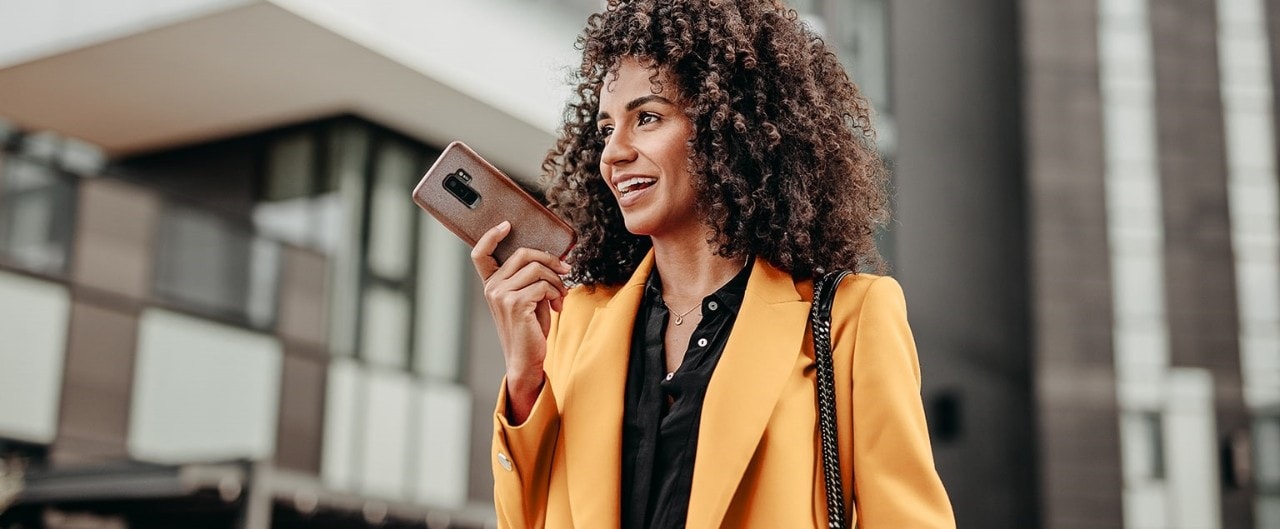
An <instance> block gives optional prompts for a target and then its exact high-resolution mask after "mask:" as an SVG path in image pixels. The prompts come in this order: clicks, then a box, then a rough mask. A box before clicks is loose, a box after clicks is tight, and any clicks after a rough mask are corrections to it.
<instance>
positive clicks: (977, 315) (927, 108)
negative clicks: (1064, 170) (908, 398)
mask: <svg viewBox="0 0 1280 529" xmlns="http://www.w3.org/2000/svg"><path fill="white" fill-rule="evenodd" d="M890 5H891V11H890V17H891V25H890V26H891V37H890V39H891V40H890V43H891V48H890V53H891V54H892V56H893V58H894V59H893V60H894V62H893V74H892V105H893V107H892V109H891V112H892V113H893V115H894V116H895V117H896V119H897V128H898V143H897V148H896V152H895V158H896V160H897V163H896V165H895V167H894V168H893V169H894V171H893V172H894V178H895V181H896V183H895V185H896V208H897V209H896V212H895V215H894V223H893V224H892V226H891V229H890V230H891V231H890V232H891V234H892V237H893V239H894V243H895V246H896V248H895V252H894V255H893V256H892V258H893V266H894V275H896V276H897V277H898V278H899V280H901V282H902V283H903V287H904V289H905V290H906V295H907V305H908V309H909V311H910V319H911V324H912V327H913V330H914V332H915V336H916V341H917V344H918V346H919V349H920V359H921V362H922V369H923V376H924V397H925V399H926V406H927V407H929V408H930V409H931V410H930V411H931V412H932V413H931V416H930V421H931V423H932V424H933V426H934V427H935V429H936V427H937V426H938V425H939V421H942V420H945V419H946V417H941V416H939V414H938V413H936V411H937V408H936V406H931V405H930V403H931V402H933V401H936V399H937V398H938V397H939V396H940V395H944V394H951V395H953V396H954V397H955V398H956V399H957V403H958V406H957V407H956V408H955V411H956V412H957V414H958V415H957V416H956V419H958V422H957V426H958V430H956V431H955V432H954V434H955V435H954V437H953V438H951V439H949V440H948V439H946V438H938V437H937V436H935V440H934V453H935V456H936V457H937V463H938V469H939V472H940V473H941V474H942V478H943V480H944V482H945V483H946V485H947V491H948V493H949V494H950V496H951V500H952V504H953V505H954V506H955V510H956V518H957V522H958V524H959V526H960V527H961V528H979V527H1036V526H1037V525H1038V521H1037V512H1036V511H1037V508H1036V504H1037V497H1038V496H1037V492H1036V479H1035V457H1034V453H1033V449H1034V446H1035V441H1034V437H1033V432H1034V427H1033V422H1032V414H1031V386H1030V372H1029V369H1030V363H1029V356H1030V331H1029V317H1028V307H1029V291H1028V276H1027V274H1028V250H1027V243H1026V241H1027V233H1026V211H1025V207H1024V206H1025V198H1024V191H1025V190H1024V178H1023V163H1022V159H1021V152H1022V140H1021V132H1022V131H1021V110H1020V109H1021V93H1020V71H1019V70H1020V68H1019V55H1018V50H1019V41H1018V35H1019V34H1018V23H1019V21H1018V17H1017V14H1018V11H1017V5H1016V2H1014V1H1012V0H1005V1H977V0H958V1H954V2H907V1H893V2H890Z"/></svg>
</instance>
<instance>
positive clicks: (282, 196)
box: [253, 130, 324, 247]
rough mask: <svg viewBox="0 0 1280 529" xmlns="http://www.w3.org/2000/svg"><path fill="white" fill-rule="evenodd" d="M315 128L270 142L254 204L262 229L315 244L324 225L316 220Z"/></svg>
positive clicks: (258, 225) (295, 241)
mask: <svg viewBox="0 0 1280 529" xmlns="http://www.w3.org/2000/svg"><path fill="white" fill-rule="evenodd" d="M314 137H315V134H314V132H313V131H310V130H306V131H301V132H294V133H292V134H288V135H286V136H283V137H281V138H279V139H277V140H274V141H272V142H270V143H268V144H267V148H266V154H265V156H266V161H265V163H264V171H263V174H262V180H261V182H260V184H259V185H260V186H261V191H260V192H259V198H258V201H257V203H255V204H254V208H253V221H254V224H255V225H256V226H257V227H258V229H259V230H261V231H262V232H263V233H265V234H268V235H270V236H272V237H276V238H279V239H282V240H284V241H288V242H290V243H293V244H297V245H299V246H307V247H315V246H316V241H317V240H319V239H320V238H321V237H322V235H321V232H322V231H323V228H324V226H323V225H321V224H318V223H317V222H316V220H317V216H318V211H317V206H316V204H315V201H314V197H313V194H314V190H315V187H316V186H315V180H316V170H315V158H316V145H315V141H314Z"/></svg>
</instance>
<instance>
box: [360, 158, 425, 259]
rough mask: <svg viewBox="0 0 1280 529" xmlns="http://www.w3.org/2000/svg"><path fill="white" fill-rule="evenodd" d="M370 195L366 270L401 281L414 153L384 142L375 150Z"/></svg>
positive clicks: (408, 246)
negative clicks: (374, 164)
mask: <svg viewBox="0 0 1280 529" xmlns="http://www.w3.org/2000/svg"><path fill="white" fill-rule="evenodd" d="M377 156H378V158H377V166H376V168H375V170H374V171H375V172H374V175H373V177H374V181H373V195H372V196H371V197H370V200H369V257H368V259H369V270H370V271H371V272H372V273H374V274H377V275H379V276H383V277H386V278H388V279H393V280H403V279H405V278H406V277H407V275H408V273H409V263H410V258H411V256H412V249H413V245H414V243H415V242H416V241H415V240H414V238H413V233H414V232H413V223H414V219H413V217H412V214H413V210H412V209H410V208H412V207H413V202H412V201H411V200H410V199H409V197H410V194H411V193H412V192H413V185H414V184H415V183H416V182H414V180H413V178H414V177H415V176H417V172H418V169H419V167H418V165H419V164H418V157H417V153H416V152H414V151H413V150H412V149H410V148H408V147H407V146H406V145H404V144H402V143H400V142H396V141H388V142H385V143H383V144H382V145H381V146H380V147H379V148H378V155H377Z"/></svg>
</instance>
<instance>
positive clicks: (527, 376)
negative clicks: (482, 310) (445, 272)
mask: <svg viewBox="0 0 1280 529" xmlns="http://www.w3.org/2000/svg"><path fill="white" fill-rule="evenodd" d="M509 233H511V223H510V222H508V221H503V222H502V223H501V224H498V225H497V226H494V227H493V228H491V229H490V230H489V231H487V232H485V234H484V235H483V236H481V237H480V240H478V241H476V245H475V247H474V248H472V250H471V263H472V264H473V265H475V268H476V273H477V274H479V275H480V279H481V280H483V281H484V298H485V301H487V302H488V303H489V313H490V314H492V315H493V321H494V323H495V324H496V325H497V327H498V339H499V340H500V341H501V343H502V354H503V356H504V357H505V360H506V363H507V398H508V399H509V406H508V412H509V413H510V417H508V419H510V420H511V422H512V423H513V424H520V423H523V422H524V420H525V418H527V417H528V416H529V412H530V410H532V409H533V403H534V401H536V400H537V398H538V393H539V392H540V391H541V390H542V383H543V373H542V361H543V359H544V358H546V356H547V332H548V330H549V329H550V326H551V313H550V311H551V310H555V311H559V310H560V308H561V306H562V304H563V303H564V296H565V294H566V293H567V292H568V291H567V289H566V288H565V286H564V281H562V280H561V279H560V276H559V275H558V274H567V273H569V265H567V264H565V263H564V262H562V261H560V259H558V258H556V257H555V256H553V255H551V254H549V253H547V252H544V251H540V250H532V249H529V248H521V249H519V250H516V252H515V254H513V255H512V256H511V258H510V259H507V262H505V263H502V266H498V261H497V259H494V257H493V250H494V248H497V246H498V243H499V242H502V240H503V239H505V238H506V237H507V235H508V234H509Z"/></svg>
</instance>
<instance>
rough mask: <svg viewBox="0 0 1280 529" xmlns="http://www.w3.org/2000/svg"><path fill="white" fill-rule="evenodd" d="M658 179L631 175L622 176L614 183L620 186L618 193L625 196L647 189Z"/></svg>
mask: <svg viewBox="0 0 1280 529" xmlns="http://www.w3.org/2000/svg"><path fill="white" fill-rule="evenodd" d="M657 181H658V179H657V178H650V177H647V176H631V177H624V178H622V179H621V181H619V182H617V183H615V184H614V185H615V186H616V187H617V188H618V194H619V195H621V196H624V197H625V196H627V194H629V193H633V192H636V191H640V190H642V189H647V188H649V186H652V185H653V184H654V183H655V182H657Z"/></svg>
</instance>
